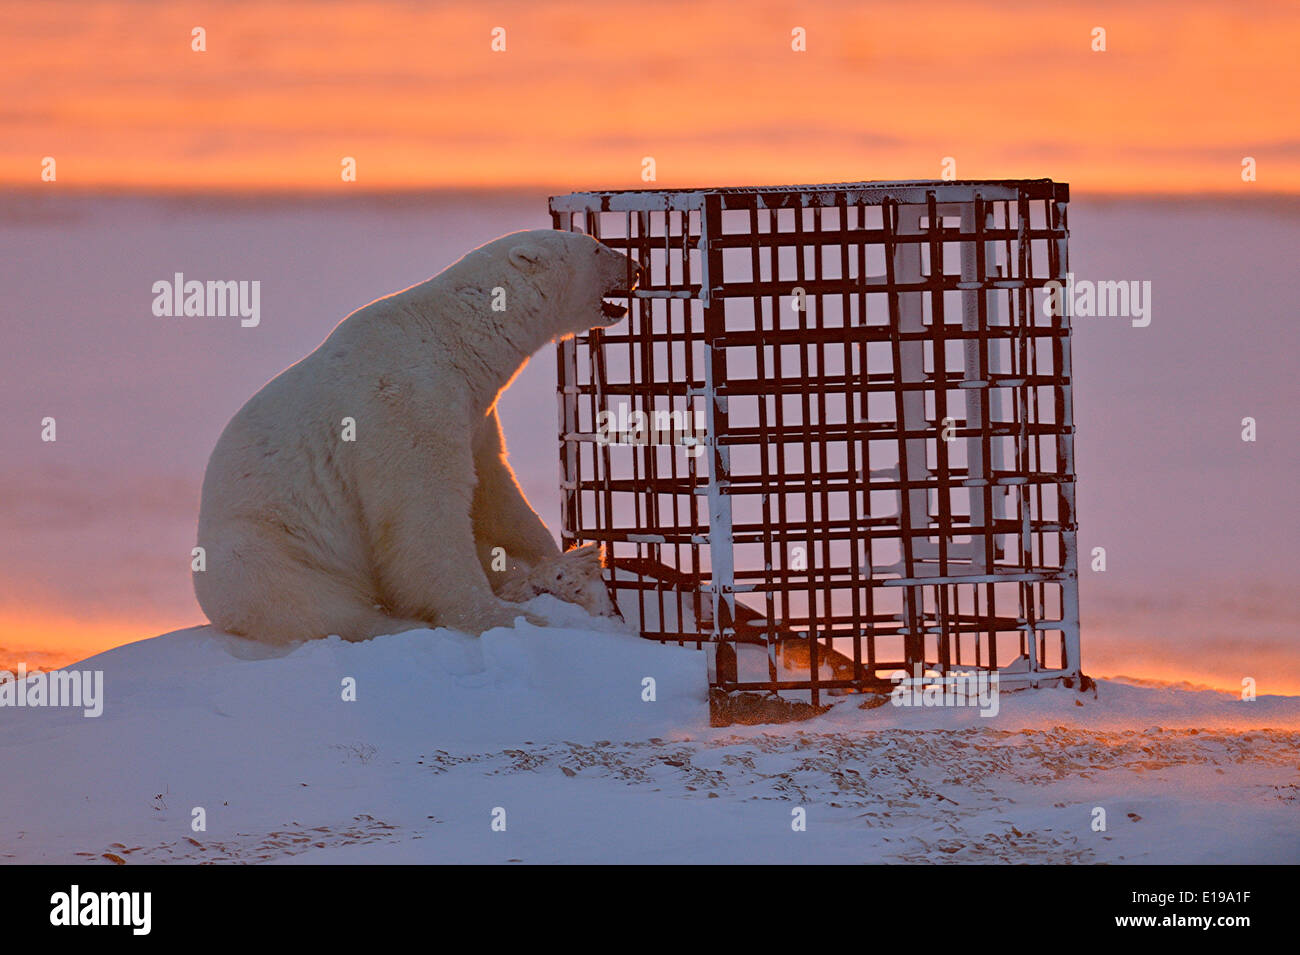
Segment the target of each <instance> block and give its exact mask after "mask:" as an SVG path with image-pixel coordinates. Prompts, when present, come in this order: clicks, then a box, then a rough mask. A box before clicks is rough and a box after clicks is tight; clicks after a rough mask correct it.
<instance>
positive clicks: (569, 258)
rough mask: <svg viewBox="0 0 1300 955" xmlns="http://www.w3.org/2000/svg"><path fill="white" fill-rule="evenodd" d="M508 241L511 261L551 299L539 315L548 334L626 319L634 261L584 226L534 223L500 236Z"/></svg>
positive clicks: (566, 334)
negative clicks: (545, 226) (532, 227)
mask: <svg viewBox="0 0 1300 955" xmlns="http://www.w3.org/2000/svg"><path fill="white" fill-rule="evenodd" d="M498 241H500V242H503V243H506V244H507V245H508V248H509V251H508V253H507V258H508V260H509V264H510V267H511V268H512V269H514V270H516V271H517V272H518V274H519V276H520V277H521V278H522V279H523V280H525V281H527V282H530V283H532V285H533V286H534V287H535V288H537V289H538V291H539V293H540V294H541V295H542V296H543V297H544V298H545V299H546V307H545V309H543V310H542V312H541V314H540V315H538V316H536V318H537V320H540V321H542V322H543V323H544V324H545V326H546V327H545V328H543V329H542V331H543V332H544V334H545V335H546V337H547V339H548V340H559V339H563V338H568V337H570V336H572V335H577V334H581V333H582V332H585V331H587V330H589V329H592V328H608V327H609V326H611V325H616V324H618V322H620V321H622V320H623V318H624V317H625V316H626V315H627V306H626V305H623V304H619V303H618V302H611V301H607V299H611V298H613V299H623V300H624V301H626V300H627V299H628V298H629V296H631V294H632V290H633V289H635V288H636V285H637V279H638V277H639V274H640V273H639V270H638V268H637V265H636V263H635V262H634V261H632V260H631V259H630V258H628V257H627V256H626V255H623V254H622V253H621V252H616V251H615V250H613V249H611V248H610V247H609V246H607V245H605V244H603V243H601V242H598V241H597V240H596V239H593V238H592V237H591V236H589V235H586V234H584V233H581V232H563V231H560V230H558V229H535V230H532V231H529V232H516V233H514V234H513V235H508V236H504V237H503V238H502V239H500V240H498Z"/></svg>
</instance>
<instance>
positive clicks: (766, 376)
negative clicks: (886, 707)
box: [550, 180, 1080, 706]
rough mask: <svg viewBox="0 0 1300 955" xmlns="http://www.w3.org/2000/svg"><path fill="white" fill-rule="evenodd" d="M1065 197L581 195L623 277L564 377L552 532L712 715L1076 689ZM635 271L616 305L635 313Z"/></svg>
mask: <svg viewBox="0 0 1300 955" xmlns="http://www.w3.org/2000/svg"><path fill="white" fill-rule="evenodd" d="M1068 198H1069V193H1068V186H1066V185H1065V184H1063V183H1055V182H1052V181H1051V180H1007V181H988V182H949V181H942V182H938V181H936V182H923V181H918V182H860V183H842V184H831V185H815V186H789V187H762V188H752V187H747V188H718V189H690V190H657V191H639V190H636V191H614V192H599V193H574V194H571V195H566V196H557V197H552V198H551V200H550V211H551V215H552V220H553V225H554V226H555V228H557V229H565V230H571V231H582V232H585V233H588V234H590V235H592V236H594V237H596V238H598V239H600V240H601V241H602V242H604V243H606V244H607V245H609V246H611V247H613V248H615V249H618V250H620V251H623V252H625V253H626V254H627V255H628V256H629V259H630V260H631V262H632V263H635V267H636V268H637V269H638V270H639V276H640V280H639V284H638V286H637V287H636V288H635V290H634V291H633V292H632V293H631V295H630V296H629V298H628V305H629V316H628V319H627V321H626V322H624V323H620V324H619V325H617V326H614V327H612V328H609V329H593V330H592V331H591V332H589V333H587V334H585V335H579V336H577V337H575V338H571V339H567V340H565V341H563V342H561V343H560V347H559V350H558V383H557V387H558V393H559V406H560V427H559V432H560V433H559V438H560V459H561V494H562V501H561V510H562V517H561V523H562V534H563V539H564V543H565V544H566V546H568V545H573V544H577V543H584V542H588V541H599V542H602V543H603V544H604V545H605V547H606V552H607V556H608V558H609V560H608V563H609V564H610V566H609V568H608V571H607V574H608V580H607V582H608V584H609V586H610V588H611V593H612V594H613V595H614V596H615V598H616V600H617V603H618V606H619V607H620V610H621V611H622V613H623V614H624V616H625V617H626V618H628V619H630V620H631V621H632V622H633V623H635V624H636V625H638V626H639V627H640V629H641V631H642V634H643V635H644V636H646V637H649V638H653V639H657V640H661V641H675V642H678V643H683V644H685V643H692V644H694V645H696V646H702V647H704V648H705V649H707V650H709V651H710V662H711V665H710V682H711V684H712V685H713V687H714V688H715V689H717V690H720V691H725V692H732V691H765V692H768V693H780V694H782V695H786V696H790V695H793V696H795V697H799V698H801V699H805V700H807V701H809V702H811V703H812V705H814V706H817V705H818V704H819V703H820V700H821V695H822V694H823V693H827V692H832V693H842V692H855V691H871V690H881V689H884V688H888V687H891V686H892V685H893V684H892V682H891V681H890V679H889V677H890V676H891V675H892V674H894V673H895V672H896V671H899V670H903V671H906V672H907V673H908V674H913V673H915V672H917V671H918V669H919V670H920V671H922V672H925V673H933V674H938V675H947V674H951V673H955V672H958V671H972V670H976V671H977V670H990V671H991V670H997V671H998V672H999V679H1000V684H1001V685H1002V686H1004V687H1007V686H1021V685H1042V684H1044V683H1049V682H1059V681H1062V680H1064V681H1067V682H1072V680H1073V679H1074V678H1076V677H1078V676H1079V674H1080V668H1079V634H1078V591H1077V552H1076V540H1075V535H1076V524H1075V508H1074V485H1075V475H1074V460H1073V458H1074V454H1073V435H1074V425H1073V418H1072V410H1071V369H1070V349H1069V335H1070V326H1069V318H1068V316H1063V315H1056V314H1051V310H1048V309H1045V308H1042V307H1038V306H1039V305H1040V303H1038V302H1036V300H1035V299H1036V297H1038V296H1036V293H1035V290H1037V289H1041V288H1042V287H1043V286H1044V285H1045V284H1046V283H1047V282H1049V281H1052V280H1058V281H1061V280H1064V277H1065V273H1066V271H1067V270H1068V262H1067V236H1068V229H1067V226H1066V205H1067V203H1068ZM632 268H633V266H632V265H631V264H630V265H629V283H628V284H629V287H631V285H632V281H631V280H632Z"/></svg>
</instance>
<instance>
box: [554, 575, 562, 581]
mask: <svg viewBox="0 0 1300 955" xmlns="http://www.w3.org/2000/svg"><path fill="white" fill-rule="evenodd" d="M555 579H556V580H563V579H564V575H563V574H556V575H555Z"/></svg>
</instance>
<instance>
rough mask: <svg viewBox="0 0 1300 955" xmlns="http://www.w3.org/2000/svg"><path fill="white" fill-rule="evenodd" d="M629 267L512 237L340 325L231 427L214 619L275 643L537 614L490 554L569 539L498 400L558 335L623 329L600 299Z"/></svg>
mask: <svg viewBox="0 0 1300 955" xmlns="http://www.w3.org/2000/svg"><path fill="white" fill-rule="evenodd" d="M627 275H628V262H627V259H626V258H625V257H624V256H622V255H620V254H619V253H617V252H614V251H613V250H611V249H609V248H607V247H606V246H603V245H601V244H599V243H598V242H596V241H595V240H594V239H591V238H590V237H588V236H584V235H581V234H578V233H567V232H559V231H552V230H536V231H532V232H517V233H514V234H512V235H508V236H503V237H502V238H500V239H496V240H494V241H492V242H489V243H487V244H486V245H484V246H482V247H480V248H478V249H475V250H474V251H473V252H470V253H469V254H467V255H466V256H464V257H463V258H461V259H460V260H459V261H457V262H456V263H454V264H453V265H451V266H449V267H448V268H447V269H445V270H444V271H442V272H440V273H439V274H438V275H436V276H434V277H433V278H431V279H429V280H428V281H426V282H422V283H420V284H419V285H415V286H412V287H411V288H408V289H406V290H405V291H402V292H397V293H395V294H393V295H389V296H386V297H384V298H381V299H379V300H377V301H375V302H372V303H371V304H369V305H367V306H365V307H364V308H362V309H359V310H358V311H356V312H354V313H352V314H351V315H349V316H348V317H347V318H346V319H344V320H343V321H342V322H341V323H340V324H339V325H338V327H337V328H335V329H334V331H333V332H332V333H331V334H330V336H329V337H328V338H326V339H325V341H324V342H323V343H322V344H321V346H320V347H319V348H317V349H316V350H315V351H314V352H312V353H311V354H310V355H308V356H307V357H306V358H304V359H303V360H302V361H300V362H298V363H297V364H295V365H293V366H292V367H291V368H289V369H287V370H286V371H284V372H282V373H281V374H280V375H278V376H277V377H276V378H274V379H273V380H272V381H271V382H270V383H268V384H267V385H266V386H265V387H264V388H262V390H261V391H259V392H258V393H257V394H256V395H254V396H253V398H252V399H250V400H249V402H248V403H247V404H246V405H244V407H243V408H242V409H240V411H239V412H238V413H237V414H236V415H235V417H234V418H233V419H232V420H231V422H230V424H228V425H227V426H226V429H225V431H224V432H223V433H222V435H221V438H220V439H219V440H218V441H217V446H216V449H215V450H214V451H213V453H212V458H211V460H210V461H209V462H208V469H207V473H206V475H205V476H204V480H203V499H202V504H201V507H200V511H199V538H198V543H199V544H200V545H201V546H202V547H204V548H205V549H206V552H207V567H206V570H204V571H201V572H196V573H195V574H194V591H195V594H196V595H197V597H198V601H199V605H200V606H201V607H202V608H203V610H204V612H205V613H206V614H207V615H208V617H209V618H210V619H211V621H212V622H213V623H214V624H215V625H217V626H218V627H220V628H222V629H224V630H226V631H229V632H231V633H236V634H241V635H243V636H247V637H252V638H254V639H257V640H262V641H265V642H268V643H293V642H298V641H301V640H307V639H312V638H315V637H325V636H328V635H330V634H338V635H339V636H341V637H344V638H345V639H348V640H364V639H367V638H369V637H372V636H375V635H377V634H380V633H393V632H396V631H399V630H406V629H412V628H415V627H426V626H430V625H442V626H450V627H454V628H456V629H459V630H463V631H465V632H466V633H474V634H477V633H481V632H482V631H484V630H486V629H489V628H491V627H496V626H503V625H504V626H509V625H511V624H512V623H513V621H514V619H515V617H516V616H518V615H520V614H523V611H522V610H521V609H520V608H519V607H517V606H516V605H514V604H511V603H507V602H505V601H503V600H501V599H499V598H498V597H497V596H496V595H494V594H493V592H492V588H491V585H490V584H489V581H488V577H487V575H486V574H485V572H484V566H485V564H486V562H487V561H488V560H490V551H491V548H493V547H503V548H505V550H506V553H507V555H508V556H509V559H510V560H512V561H515V562H517V563H518V564H521V565H524V566H531V565H534V564H538V563H540V562H543V561H547V560H550V559H553V558H555V557H557V556H558V554H559V552H558V548H556V546H555V543H554V541H553V540H552V538H551V535H550V533H549V532H548V531H547V530H546V527H545V525H544V524H543V523H542V521H541V519H540V518H538V516H537V514H536V513H535V512H534V511H533V509H532V508H531V507H530V506H529V505H528V502H527V500H525V499H524V496H523V494H522V493H521V492H520V490H519V486H518V484H517V483H516V481H515V477H514V473H513V472H512V471H511V470H510V466H509V464H508V463H507V462H506V460H505V448H504V445H503V444H502V441H501V432H500V424H499V422H498V420H497V415H496V399H497V396H498V394H499V393H500V392H501V391H502V390H503V389H504V388H505V387H506V386H507V385H508V384H509V383H510V381H511V379H512V378H513V377H514V376H515V375H516V374H517V373H518V371H519V369H520V368H522V367H523V365H524V364H526V363H527V361H528V358H529V356H530V355H532V354H533V352H535V351H536V350H537V349H538V348H540V347H541V346H542V345H544V344H545V343H546V342H548V341H551V340H553V339H556V338H559V337H564V336H567V335H572V334H575V333H578V332H581V331H585V330H586V329H589V328H593V327H596V326H604V325H609V324H612V323H613V322H611V320H610V319H609V318H607V317H605V316H604V315H603V314H602V313H601V299H602V297H603V296H605V295H610V294H614V293H618V292H622V294H626V291H625V290H626V288H627V284H628V283H627ZM497 287H500V288H503V289H504V290H505V294H506V309H505V310H504V311H493V310H492V302H493V296H494V292H493V289H494V288H497ZM613 321H615V322H616V321H617V319H614V320H613ZM344 418H353V419H355V421H356V440H355V441H351V442H346V441H343V440H342V432H343V425H342V420H343V419H344Z"/></svg>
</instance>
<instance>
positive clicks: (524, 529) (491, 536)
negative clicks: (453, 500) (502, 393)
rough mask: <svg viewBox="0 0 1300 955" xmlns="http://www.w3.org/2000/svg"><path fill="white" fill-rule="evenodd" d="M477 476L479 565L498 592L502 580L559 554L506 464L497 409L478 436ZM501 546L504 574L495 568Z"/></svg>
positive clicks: (473, 511)
mask: <svg viewBox="0 0 1300 955" xmlns="http://www.w3.org/2000/svg"><path fill="white" fill-rule="evenodd" d="M474 472H475V475H476V476H477V484H476V486H475V488H474V498H473V504H472V505H471V514H472V517H473V525H474V539H475V541H476V546H477V548H478V554H479V561H480V564H481V565H482V567H483V570H484V571H485V573H487V575H488V579H489V580H490V581H491V582H492V585H493V587H494V588H495V587H498V586H499V585H500V583H502V582H503V578H505V579H508V578H509V577H511V576H512V575H517V574H519V573H521V572H527V570H528V569H529V568H531V567H534V566H536V565H537V564H539V563H542V562H545V561H549V560H553V559H555V558H556V557H558V556H559V555H560V548H559V547H558V546H557V545H556V543H555V538H553V537H552V536H551V532H550V531H549V530H547V528H546V524H545V523H544V522H543V521H542V519H541V518H540V517H538V516H537V512H536V511H534V510H533V508H532V506H531V505H530V504H529V503H528V499H527V498H525V497H524V493H523V491H522V490H520V488H519V483H518V481H516V480H515V473H514V471H513V470H512V469H511V467H510V464H509V462H508V461H507V460H506V451H505V442H504V440H503V438H502V436H501V421H500V418H499V417H498V416H497V412H496V409H495V408H493V409H492V410H491V411H489V412H488V413H487V415H486V417H485V418H484V420H483V422H482V423H481V425H480V427H479V429H478V432H477V433H476V434H475V441H474ZM498 547H500V548H502V549H503V550H504V551H505V560H506V570H505V571H504V572H503V571H500V570H498V569H496V568H494V567H493V562H494V556H495V555H494V553H493V552H494V550H495V549H496V548H498ZM498 566H499V562H498Z"/></svg>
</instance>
